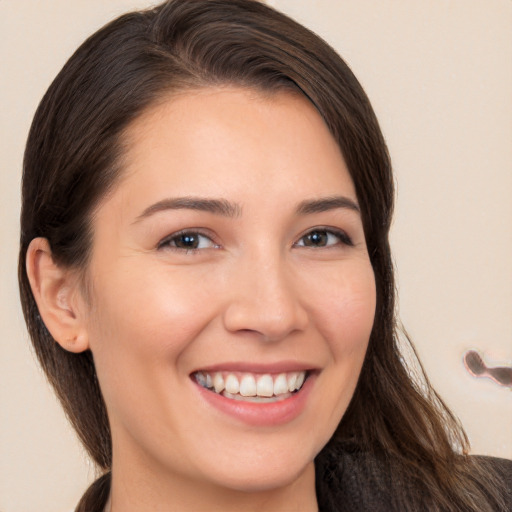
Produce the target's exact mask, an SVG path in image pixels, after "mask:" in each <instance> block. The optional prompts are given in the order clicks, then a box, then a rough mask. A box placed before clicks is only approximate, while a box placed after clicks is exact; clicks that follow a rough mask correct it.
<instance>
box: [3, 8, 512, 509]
mask: <svg viewBox="0 0 512 512" xmlns="http://www.w3.org/2000/svg"><path fill="white" fill-rule="evenodd" d="M268 3H271V4H272V5H275V6H276V7H278V8H280V9H282V10H284V11H285V12H288V13H290V14H291V15H293V16H294V17H296V18H297V19H298V20H299V21H302V22H303V23H305V24H306V25H308V26H310V27H311V28H313V29H314V30H315V31H317V32H318V33H319V34H321V35H322V36H324V37H325V38H326V39H327V40H328V41H329V42H330V43H331V44H332V45H334V46H335V47H336V48H337V49H338V51H339V52H340V53H341V54H342V56H343V57H344V58H345V59H346V60H347V62H348V63H349V65H350V66H351V67H352V69H353V70H354V72H355V73H356V75H357V76H358V77H359V79H360V81H361V82H362V84H363V86H364V87H365V89H366V91H367V93H368V95H369V96H370V99H371V100H372V102H373V104H374V107H375V109H376V111H377V115H378V116H379V119H380V121H381V124H382V128H383V130H384V133H385V136H386V138H387V140H388V143H389V147H390V151H391V155H392V158H393V161H394V164H395V170H396V179H397V183H398V204H397V216H396V221H395V225H394V231H393V244H394V249H395V259H396V263H397V267H398V276H399V291H400V309H401V316H402V320H403V322H404V324H405V325H406V327H407V329H408V331H409V332H410V334H411V335H412V337H413V339H414V340H415V342H416V345H417V347H418V349H419V353H420V355H421V357H422V360H423V362H424V364H425V366H426V368H427V371H428V373H429V375H430V377H431V378H432V381H433V383H434V384H435V386H436V387H437V388H438V390H439V391H440V392H441V394H442V396H443V397H444V398H445V399H446V400H447V402H448V404H449V405H450V406H451V407H452V408H453V409H454V411H455V412H456V414H457V415H458V416H459V417H460V418H461V420H462V421H463V423H464V425H465V426H466V428H467V431H468V433H469V435H470V438H471V441H472V443H473V451H474V452H475V453H487V454H493V455H500V456H506V457H510V458H512V436H511V431H512V394H511V390H510V389H505V388H500V387H499V386H497V385H496V384H495V383H493V382H491V381H489V380H488V379H476V378H474V377H471V376H470V375H469V374H468V373H467V371H466V370H465V369H464V366H463V364H462V355H463V353H464V351H465V350H467V349H469V348H477V349H479V350H481V351H482V352H483V353H484V355H485V357H486V358H487V359H488V362H489V363H496V364H508V365H510V364H511V363H512V315H511V312H512V263H511V258H510V255H511V254H512V201H511V197H512V172H511V171H512V144H511V141H512V94H511V91H512V30H511V29H512V2H511V1H510V0H428V1H424V0H269V2H268ZM149 4H150V2H148V1H147V0H109V1H108V2H105V1H104V0H72V1H69V0H45V1H44V2H41V1H36V0H0V41H1V42H0V63H1V68H0V69H1V71H0V91H1V98H2V104H1V109H0V127H1V138H0V155H1V164H0V165H1V173H0V195H1V198H0V211H1V240H2V243H1V245H0V273H1V275H0V283H1V284H0V334H1V345H0V346H1V357H0V375H1V379H2V382H1V386H0V411H1V423H0V511H2V512H29V511H32V510H38V511H39V512H56V511H62V512H66V511H67V510H71V509H72V507H73V506H74V504H75V503H76V500H77V499H78V497H79V496H80V495H81V493H82V491H83V489H84V488H85V486H86V483H87V481H89V480H90V479H92V478H93V477H94V472H93V469H92V468H91V467H90V465H89V463H88V462H87V460H86V459H85V456H84V454H83V452H82V450H81V448H80V447H79V446H78V443H77V442H76V440H75V438H74V434H73V433H72V432H71V431H70V428H69V427H68V426H67V423H66V421H65V419H64V417H63V414H62V413H61V411H60V409H59V406H58V404H57V403H56V400H55V399H54V397H53V395H52V393H51V392H50V391H49V389H48V386H47V384H46V382H45V380H44V378H43V377H42V375H41V372H40V370H39V369H38V368H37V366H36V364H35V362H34V359H33V357H32V355H31V353H30V351H29V349H28V342H27V335H26V333H25V329H24V325H23V321H22V317H21V311H20V307H19V305H18V292H17V284H16V256H17V255H16V252H17V239H18V214H19V198H18V196H19V181H20V168H21V159H22V153H23V146H24V141H25V138H26V134H27V131H28V128H29V123H30V120H31V116H32V115H33V113H34V110H35V108H36V106H37V103H38V102H39V100H40V98H41V96H42V95H43V93H44V91H45V90H46V88H47V86H48V85H49V83H50V81H51V79H52V78H53V77H54V76H55V74H56V73H57V72H58V70H59V69H60V68H61V66H62V65H63V63H64V62H65V60H66V59H67V57H68V56H69V55H70V54H71V53H72V51H73V50H74V49H75V48H76V46H77V45H78V44H79V43H80V42H81V41H82V40H83V39H84V38H85V37H86V36H87V35H89V34H90V33H91V32H92V31H93V30H94V29H96V28H98V27H99V26H101V25H102V24H103V23H105V22H106V21H108V20H110V19H112V18H113V17H114V16H115V15H117V14H119V13H121V12H124V11H126V10H130V9H132V8H135V7H145V6H147V5H149Z"/></svg>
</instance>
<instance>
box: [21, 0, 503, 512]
mask: <svg viewBox="0 0 512 512" xmlns="http://www.w3.org/2000/svg"><path fill="white" fill-rule="evenodd" d="M392 205H393V185H392V175H391V166H390V163H389V157H388V154H387V150H386V146H385V143H384V140H383V137H382V135H381V132H380V129H379V127H378V123H377V121H376V119H375V116H374V114H373V111H372V109H371V106H370V104H369V102H368V99H367V98H366V96H365V94H364V92H363V90H362V89H361V87H360V85H359V84H358V82H357V80H356V79H355V77H354V76H353V75H352V73H351V72H350V70H349V69H348V68H347V66H346V65H345V64H344V62H343V61H342V60H341V59H340V58H339V57H338V56H337V55H336V54H335V53H334V52H333V51H332V50H331V49H330V48H329V47H328V46H327V45H326V44H325V43H324V42H323V41H321V40H320V39H319V38H318V37H316V36H315V35H313V34H311V33H310V32H309V31H307V30H306V29H305V28H303V27H301V26H300V25H297V24H296V23H295V22H293V21H292V20H290V19H288V18H286V17H285V16H283V15H282V14H279V13H277V12H275V11H273V10H272V9H269V8H268V7H265V6H264V5H262V4H260V3H258V2H255V1H251V0H234V1H216V0H212V1H207V0H174V1H168V2H165V3H164V4H162V5H161V6H159V7H156V8H154V9H152V10H148V11H143V12H139V13H132V14H128V15H125V16H123V17H121V18H119V19H118V20H116V21H114V22H112V23H110V24H109V25H107V26H106V27H104V28H103V29H101V30H100V31H99V32H97V33H96V34H94V35H93V36H91V38H89V39H88V40H87V41H86V42H85V43H84V44H83V45H82V46H81V47H80V48H79V49H78V50H77V52H76V53H75V55H74V56H73V57H72V58H71V59H70V61H69V62H68V63H67V64H66V66H65V67H64V69H63V70H62V71H61V73H60V74H59V75H58V77H57V78H56V80H55V81H54V83H53V84H52V86H51V87H50V89H49V90H48V92H47V94H46V96H45V98H44V99H43V101H42V103H41V105H40V107H39V109H38V112H37V113H36V116H35V119H34V122H33V125H32V128H31V132H30V135H29V140H28V143H27V149H26V155H25V165H24V178H23V210H22V240H21V249H20V288H21V295H22V301H23V307H24V312H25V317H26V320H27V324H28V327H29V331H30V333H31V336H32V340H33V343H34V347H35V350H36V353H37V354H38V357H39V359H40V361H41V364H42V366H43V368H44V370H45V372H46V374H47V375H48V378H49V380H50V382H51V383H52V385H53V386H54V388H55V390H56V393H57V395H58V396H59V398H60V400H61V402H62V404H63V406H64V408H65V410H66V413H67V414H68V416H69V418H70V420H71V422H72V423H73V425H74V427H75V429H76V430H77V432H78V434H79V436H80V438H81V440H82V442H83V444H84V446H85V447H86V449H87V450H88V452H89V453H90V455H91V457H92V458H93V460H94V461H95V462H96V463H97V464H98V466H99V467H100V468H101V469H102V471H103V473H104V474H103V476H102V477H101V478H100V479H98V481H97V482H95V483H94V484H93V485H92V486H91V488H90V489H89V490H88V491H87V493H86V494H85V495H84V497H83V499H82V501H81V503H80V504H79V506H78V508H77V510H84V511H90V510H98V511H100V510H112V511H114V512H115V511H121V510H122V511H129V510H139V511H143V510H159V509H161V510H212V509H213V510H215V509H219V510H220V509H223V510H230V509H235V510H252V509H255V508H257V509H264V510H317V509H320V510H386V511H387V510H475V511H476V510H478V511H485V510H489V511H491V510H507V507H509V508H510V501H508V502H507V500H510V496H507V495H506V493H505V490H504V488H505V484H504V481H505V478H506V472H507V471H508V472H509V474H510V471H511V467H510V464H508V463H507V462H504V461H497V460H484V459H478V460H477V459H474V458H469V457H467V455H465V453H467V440H466V438H465V436H464V434H463V433H462V431H461V430H460V428H459V426H458V424H457V422H456V421H455V419H454V418H453V416H452V415H451V413H450V412H449V411H448V410H447V409H446V407H445V406H444V404H443V403H442V401H441V400H440V399H439V398H438V397H437V395H436V394H435V392H434V391H433V390H432V389H431V388H430V387H429V385H428V381H427V380H426V379H425V380H424V382H423V383H416V382H414V381H413V380H411V378H410V376H409V372H408V370H407V368H405V367H404V365H403V362H402V360H401V358H400V354H399V351H398V348H397V345H396V332H395V319H394V283H393V273H392V265H391V256H390V250H389V245H388V231H389V225H390V221H391V213H392ZM420 389H421V391H420ZM199 491H200V492H199Z"/></svg>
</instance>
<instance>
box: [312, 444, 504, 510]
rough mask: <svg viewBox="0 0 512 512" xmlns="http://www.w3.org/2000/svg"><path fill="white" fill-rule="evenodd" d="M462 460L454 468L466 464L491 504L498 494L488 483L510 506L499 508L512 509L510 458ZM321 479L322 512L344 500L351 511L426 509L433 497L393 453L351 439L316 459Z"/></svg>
mask: <svg viewBox="0 0 512 512" xmlns="http://www.w3.org/2000/svg"><path fill="white" fill-rule="evenodd" d="M458 462H459V463H460V464H461V465H459V466H458V469H455V468H454V471H457V470H459V469H461V467H463V468H465V469H464V472H466V474H468V473H469V474H471V477H470V478H471V479H472V480H473V481H474V482H475V483H476V484H477V486H480V489H481V491H482V493H483V494H484V495H487V496H488V497H489V498H491V499H490V501H489V502H492V499H493V498H492V497H491V495H492V493H488V492H486V491H487V490H488V489H486V485H487V484H488V483H489V482H490V483H492V487H493V488H494V489H495V490H497V492H498V493H499V494H500V499H501V501H502V502H503V503H504V504H506V505H505V508H502V506H500V507H498V508H497V509H496V510H505V511H507V512H512V461H511V460H508V459H500V458H496V457H483V456H471V457H464V458H462V457H461V458H460V459H459V461H458ZM481 475H485V478H484V479H482V478H481ZM316 477H317V495H318V501H319V506H320V510H321V511H322V512H331V511H333V512H334V511H337V510H339V507H340V503H343V505H344V510H349V511H350V512H363V511H369V510H371V511H372V512H381V511H382V512H394V511H397V512H398V511H400V512H402V511H404V510H408V511H412V510H425V508H424V506H425V504H426V503H427V502H428V500H429V498H428V495H429V491H428V485H425V482H422V481H420V480H418V479H417V478H411V475H409V474H407V473H405V472H404V470H403V465H401V464H399V463H397V462H396V460H395V459H393V457H390V456H388V455H387V454H385V453H380V454H375V453H368V452H363V451H360V450H358V449H357V447H355V446H353V445H350V444H346V443H340V444H337V445H336V446H334V447H333V446H331V449H330V450H329V451H328V452H323V453H322V454H321V455H320V456H319V457H318V458H317V461H316ZM486 482H487V483H486ZM493 496H495V494H494V495H493ZM493 510H494V509H493Z"/></svg>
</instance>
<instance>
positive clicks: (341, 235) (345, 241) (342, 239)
mask: <svg viewBox="0 0 512 512" xmlns="http://www.w3.org/2000/svg"><path fill="white" fill-rule="evenodd" d="M315 233H319V234H322V235H327V237H329V236H335V237H336V238H337V239H338V242H337V243H335V244H332V243H331V244H327V245H321V246H314V245H306V244H305V243H302V244H299V243H298V242H296V243H294V244H293V246H294V247H307V248H312V249H324V248H331V247H336V246H338V245H345V246H348V247H353V246H354V243H353V242H352V239H351V238H350V237H349V236H348V235H347V233H345V231H342V230H341V229H334V228H326V227H316V228H313V229H311V230H309V231H308V232H306V233H305V234H304V235H302V236H301V237H300V238H299V241H303V240H304V239H305V238H306V237H308V236H312V235H313V234H315ZM185 237H190V238H191V239H197V238H206V239H208V240H209V241H210V242H211V246H210V247H191V248H185V247H178V246H176V245H172V244H173V243H174V244H176V242H177V240H179V238H182V239H183V238H185ZM327 241H328V240H327ZM200 243H201V242H200V241H199V244H200ZM219 247H220V246H219V245H218V244H216V243H215V242H214V241H213V240H212V237H211V236H209V235H207V234H205V233H202V232H201V231H197V230H183V231H179V232H177V233H173V234H172V235H170V236H168V237H166V238H164V239H163V240H162V241H161V242H160V243H159V244H158V247H157V248H158V249H171V250H174V251H185V253H186V254H188V253H195V252H198V251H201V250H204V249H210V248H214V249H218V248H219Z"/></svg>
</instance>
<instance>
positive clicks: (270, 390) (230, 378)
mask: <svg viewBox="0 0 512 512" xmlns="http://www.w3.org/2000/svg"><path fill="white" fill-rule="evenodd" d="M195 379H196V382H197V383H198V384H199V385H201V386H202V387H204V388H207V389H212V390H214V391H215V393H218V394H221V393H222V394H224V396H226V395H229V397H228V398H232V397H233V396H235V395H236V396H237V397H238V398H237V399H243V398H248V399H249V398H258V397H260V398H265V399H266V398H271V397H281V398H282V399H284V398H286V396H285V395H287V396H289V394H290V393H293V392H294V391H297V390H299V389H300V388H301V387H302V385H303V384H304V381H305V379H306V372H305V371H301V372H290V373H280V374H278V375H276V376H272V375H270V374H268V373H267V374H264V375H260V376H259V377H258V376H257V375H254V374H251V373H246V374H244V375H243V376H242V377H241V379H240V380H239V379H238V377H237V375H235V374H234V373H228V374H227V375H226V373H222V372H215V373H212V374H210V373H207V372H204V371H201V372H196V373H195Z"/></svg>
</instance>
